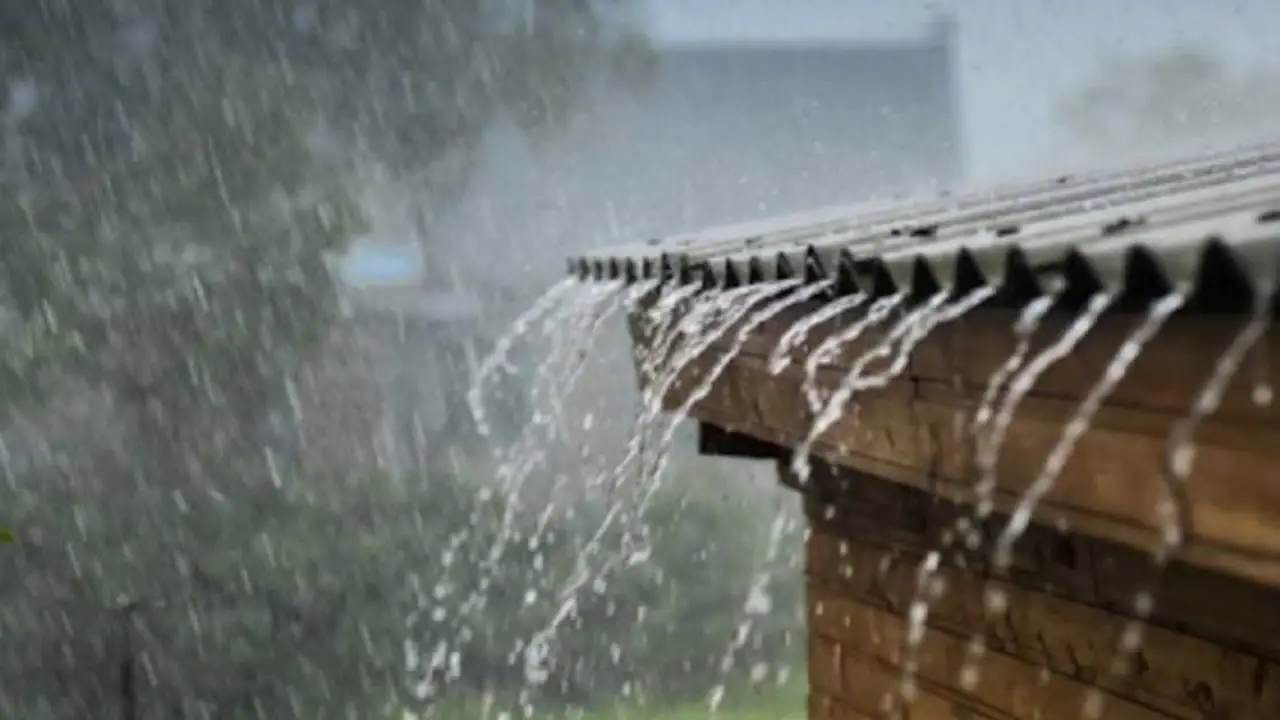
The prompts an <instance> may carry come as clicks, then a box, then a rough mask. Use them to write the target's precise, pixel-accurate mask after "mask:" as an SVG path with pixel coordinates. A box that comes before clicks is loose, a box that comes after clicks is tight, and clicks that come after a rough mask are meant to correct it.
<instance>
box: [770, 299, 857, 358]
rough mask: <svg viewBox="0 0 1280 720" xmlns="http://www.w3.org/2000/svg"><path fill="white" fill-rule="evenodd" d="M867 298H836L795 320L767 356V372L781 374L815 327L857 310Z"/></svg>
mask: <svg viewBox="0 0 1280 720" xmlns="http://www.w3.org/2000/svg"><path fill="white" fill-rule="evenodd" d="M867 297H868V296H867V295H863V294H861V293H859V294H857V295H849V296H846V297H842V298H836V299H835V300H833V301H831V302H829V303H826V304H825V305H823V306H822V307H820V308H818V309H817V310H814V311H813V312H811V313H809V314H808V315H806V316H804V317H803V318H800V319H799V320H797V321H796V322H795V323H794V324H792V325H791V327H789V328H787V329H786V331H785V332H784V333H782V337H780V338H778V345H777V347H775V348H774V349H773V352H771V353H770V354H769V372H770V373H771V374H773V375H780V374H782V371H783V370H786V369H787V367H788V366H790V365H791V351H792V350H794V349H796V348H797V347H799V346H800V345H801V344H803V343H804V341H805V339H807V338H808V337H809V333H810V332H812V331H813V329H814V328H815V327H817V326H819V325H821V324H822V323H824V322H826V321H828V320H831V319H834V318H836V317H838V316H839V315H841V314H842V313H845V312H849V311H850V310H855V309H857V308H858V307H860V306H861V305H862V304H863V303H864V302H866V301H867Z"/></svg>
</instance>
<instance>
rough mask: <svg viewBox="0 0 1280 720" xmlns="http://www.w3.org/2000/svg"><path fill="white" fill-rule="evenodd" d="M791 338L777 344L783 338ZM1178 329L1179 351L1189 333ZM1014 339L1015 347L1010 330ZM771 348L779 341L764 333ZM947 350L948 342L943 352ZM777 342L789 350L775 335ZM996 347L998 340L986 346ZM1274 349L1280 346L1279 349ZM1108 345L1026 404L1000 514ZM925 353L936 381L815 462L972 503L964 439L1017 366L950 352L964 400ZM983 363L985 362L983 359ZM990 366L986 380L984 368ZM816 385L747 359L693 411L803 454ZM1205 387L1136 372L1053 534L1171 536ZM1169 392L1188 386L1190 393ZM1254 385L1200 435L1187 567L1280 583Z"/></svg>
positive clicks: (1263, 429) (1110, 412)
mask: <svg viewBox="0 0 1280 720" xmlns="http://www.w3.org/2000/svg"><path fill="white" fill-rule="evenodd" d="M991 317H999V318H1000V320H999V323H995V321H994V320H989V319H986V318H987V316H986V315H983V314H981V313H979V314H978V315H977V316H975V317H973V318H971V319H970V321H969V322H968V323H967V324H966V332H967V329H968V328H970V327H987V328H988V331H990V332H994V331H992V330H991V327H990V326H991V325H992V324H993V323H994V324H995V325H1000V326H1001V327H1003V323H1005V322H1006V321H1007V319H1008V318H1007V316H1003V315H998V314H996V315H992V316H991ZM1109 322H1110V323H1111V324H1110V325H1107V326H1105V327H1104V328H1100V329H1099V333H1100V336H1103V340H1106V337H1105V335H1106V333H1107V332H1110V333H1112V334H1113V335H1114V334H1115V333H1117V332H1119V330H1117V329H1111V330H1107V329H1106V328H1119V327H1122V325H1120V324H1117V323H1118V321H1109ZM1186 322H1188V323H1190V325H1189V326H1187V327H1186V328H1184V329H1183V330H1182V332H1196V331H1198V330H1197V329H1198V328H1200V327H1206V325H1205V322H1206V321H1203V320H1200V319H1197V320H1187V321H1186ZM781 327H782V326H778V327H777V328H775V329H774V330H773V331H771V332H780V330H781ZM1173 327H1174V332H1173V335H1174V336H1175V339H1176V336H1177V335H1178V332H1179V330H1178V325H1177V323H1174V326H1173ZM1207 327H1218V326H1214V325H1209V326H1207ZM1004 332H1005V335H1006V336H1007V335H1009V332H1008V331H1007V328H1006V329H1005V331H1004ZM1229 334H1230V333H1224V331H1223V330H1222V329H1221V328H1219V330H1218V332H1217V334H1216V335H1215V334H1212V333H1211V334H1210V335H1209V336H1210V337H1211V338H1218V339H1221V337H1226V336H1228V335H1229ZM760 337H761V338H764V339H767V336H766V335H763V334H762V335H761V336H760ZM966 337H968V336H966ZM979 337H983V338H986V336H985V335H980V336H979ZM946 339H947V338H946V336H944V335H940V336H939V338H938V341H937V342H938V343H941V342H943V341H944V340H946ZM952 339H954V338H952ZM773 340H774V341H775V342H776V336H775V337H774V338H773ZM1100 342H1101V341H1100ZM994 346H995V341H994V340H992V341H991V343H987V344H984V345H983V347H984V348H989V347H994ZM1274 346H1275V343H1274V342H1272V343H1271V344H1270V346H1269V347H1274ZM938 347H941V346H940V345H939V346H938ZM1098 347H1103V348H1105V344H1099V345H1098V346H1097V347H1095V348H1094V349H1092V350H1090V352H1091V353H1092V357H1094V360H1093V361H1088V362H1094V364H1095V365H1097V366H1098V367H1097V368H1096V372H1095V373H1094V376H1088V375H1087V373H1086V372H1085V371H1084V370H1083V369H1081V368H1082V367H1084V365H1083V364H1082V363H1085V364H1087V363H1086V360H1087V358H1086V360H1080V361H1075V360H1072V361H1071V362H1072V363H1074V365H1075V367H1076V369H1075V370H1071V369H1070V368H1068V369H1067V370H1066V371H1062V372H1058V373H1057V374H1056V375H1054V374H1049V375H1046V378H1048V381H1047V382H1049V389H1048V390H1047V391H1044V390H1042V389H1041V387H1040V386H1039V385H1037V386H1036V387H1035V388H1033V391H1032V392H1031V393H1030V395H1029V396H1028V398H1027V400H1026V401H1025V402H1023V403H1022V404H1021V405H1020V406H1019V410H1018V412H1017V414H1016V415H1015V416H1014V422H1013V424H1012V426H1011V428H1010V431H1009V433H1008V435H1007V440H1006V442H1005V444H1004V446H1003V449H1002V452H1001V454H1000V457H999V464H998V467H999V469H1000V472H999V474H998V476H997V479H998V482H999V488H998V490H999V492H998V494H997V497H996V498H995V500H996V502H997V505H998V506H1000V507H1002V508H1003V509H1006V510H1007V509H1010V508H1012V506H1013V505H1014V504H1016V502H1017V501H1018V499H1019V498H1020V496H1021V495H1022V494H1023V492H1024V491H1025V490H1026V488H1027V487H1028V486H1029V485H1030V483H1031V482H1032V480H1034V479H1035V477H1036V476H1037V475H1038V474H1039V472H1040V470H1041V467H1042V466H1043V463H1044V460H1045V456H1046V455H1047V453H1048V452H1049V451H1050V450H1051V449H1052V447H1053V446H1054V444H1055V443H1056V442H1057V441H1058V438H1059V437H1060V434H1061V429H1062V426H1063V424H1064V422H1065V421H1066V419H1067V418H1068V417H1069V416H1070V415H1071V413H1072V412H1074V410H1075V402H1076V401H1075V400H1068V399H1064V397H1063V396H1064V395H1065V396H1067V397H1074V398H1079V397H1081V396H1083V395H1084V394H1085V392H1087V387H1086V386H1085V378H1086V377H1089V378H1090V381H1091V378H1092V377H1095V376H1096V374H1097V373H1098V372H1101V367H1100V366H1101V363H1102V358H1104V356H1105V352H1104V350H1100V349H1097V348H1098ZM1153 347H1155V346H1153ZM1180 347H1186V344H1185V343H1183V344H1181V345H1178V344H1175V345H1172V346H1168V347H1165V348H1163V349H1161V348H1159V347H1155V349H1156V350H1157V352H1155V353H1154V354H1150V355H1149V357H1157V358H1158V357H1159V355H1161V353H1175V352H1177V351H1178V350H1177V349H1178V348H1180ZM761 349H763V348H762V347H761V348H757V350H761ZM935 350H936V353H935V354H937V355H941V354H943V353H942V350H940V349H938V348H935ZM725 351H726V348H723V347H720V348H717V349H714V350H712V351H709V352H708V353H707V354H705V355H704V356H703V358H700V359H699V360H698V361H697V362H695V363H692V364H691V365H690V367H689V368H687V372H686V375H685V376H682V381H681V382H679V383H677V384H676V388H675V389H674V390H673V392H672V393H671V394H670V396H669V397H668V398H666V405H667V407H669V408H676V407H679V406H680V405H681V403H682V402H684V401H685V400H686V399H687V397H688V392H689V391H690V390H691V389H692V388H693V387H696V386H697V385H698V384H699V382H700V379H701V377H703V376H704V375H705V373H706V371H707V369H708V368H709V367H710V366H712V365H713V364H714V363H715V359H716V358H718V357H720V356H722V354H723V353H724V352H725ZM922 352H924V350H921V351H920V352H917V354H916V356H914V360H918V362H916V364H915V365H913V368H912V371H913V372H916V371H917V370H918V371H919V372H921V373H924V374H921V375H919V376H917V375H906V376H903V377H902V378H899V379H898V380H897V381H895V382H893V383H890V384H889V385H888V386H887V387H885V388H883V389H881V390H877V391H875V392H869V393H866V394H864V395H862V396H861V397H860V398H859V399H858V402H857V408H858V409H857V410H856V412H852V413H849V414H848V415H847V416H845V417H844V418H842V419H841V420H840V421H839V422H838V423H837V424H836V425H835V427H833V428H832V429H831V430H830V431H828V432H827V433H825V434H824V435H823V436H822V438H821V439H820V440H819V441H818V442H817V443H816V444H815V446H814V451H815V453H816V454H818V455H821V456H823V457H826V458H828V459H831V460H833V461H835V462H838V463H842V464H845V465H849V466H851V467H855V468H858V469H862V470H866V471H869V472H875V473H877V474H882V475H884V476H886V477H889V478H891V479H893V480H895V481H898V482H903V483H906V484H910V485H913V486H917V487H923V488H926V489H929V490H931V491H933V492H940V493H947V494H949V495H963V494H965V493H967V492H968V488H969V487H971V486H972V483H973V482H974V480H975V479H976V477H977V476H978V474H979V473H978V469H977V467H976V464H975V459H974V450H973V440H972V436H971V435H969V434H967V433H966V432H963V431H964V430H965V429H966V428H967V427H968V424H969V422H970V420H971V417H972V413H973V410H974V405H975V404H976V401H977V399H978V397H979V396H980V395H981V393H982V391H983V387H982V383H983V382H985V376H986V375H987V374H989V370H990V368H989V367H985V365H990V364H992V363H994V362H996V361H997V360H998V361H1000V362H1003V360H1004V357H1003V356H1002V355H1001V352H988V351H987V350H983V351H982V353H980V354H975V353H978V351H977V350H974V351H972V352H970V353H966V352H955V351H952V352H949V353H946V354H947V355H949V356H951V357H958V356H965V358H966V359H965V361H964V363H962V364H961V365H962V369H963V370H964V372H963V373H961V374H962V375H963V377H962V378H961V382H960V383H959V384H958V385H959V387H958V388H957V383H956V380H955V377H952V378H950V379H948V378H945V377H942V376H943V375H945V374H946V373H945V372H944V371H943V370H942V369H941V368H939V367H933V368H932V369H930V363H931V362H933V361H928V360H920V358H921V357H924V355H921V353H922ZM1215 352H1216V350H1215ZM717 353H719V354H717ZM925 355H927V353H925ZM970 356H972V357H973V358H977V359H973V360H972V361H971V360H970V359H968V358H969V357H970ZM1072 357H1073V358H1074V357H1075V356H1074V355H1073V356H1072ZM1166 357H1169V356H1166ZM982 358H986V359H985V360H984V359H982ZM1198 358H1199V360H1196V361H1188V363H1187V364H1186V367H1191V366H1207V365H1208V364H1211V361H1212V360H1213V359H1215V357H1214V356H1212V354H1208V353H1203V352H1202V353H1201V355H1200V356H1198ZM914 360H913V361H914ZM1182 362H1183V361H1182V360H1181V359H1179V361H1178V363H1168V364H1170V365H1178V364H1179V363H1182ZM979 366H982V367H981V371H978V370H974V369H973V368H974V367H979ZM1276 366H1280V363H1276V364H1275V365H1273V366H1271V367H1270V369H1269V370H1268V372H1269V373H1270V375H1271V376H1274V375H1275V370H1274V368H1275V367H1276ZM1179 367H1184V366H1183V365H1179ZM803 375H804V373H803V368H802V367H800V366H798V365H795V364H793V365H792V366H791V367H790V368H788V370H787V371H785V372H784V373H782V374H781V375H779V376H776V377H775V376H773V375H772V374H771V373H769V371H768V369H767V367H766V359H765V358H764V357H761V356H758V355H752V354H743V355H740V356H738V357H736V358H735V359H734V360H733V362H732V363H730V364H729V366H728V367H727V368H726V369H725V370H724V371H723V372H722V373H721V374H720V375H719V376H718V378H717V379H716V382H715V383H714V385H713V386H712V387H711V389H710V392H708V393H707V394H706V397H705V398H703V399H702V400H701V401H700V402H698V403H696V404H695V405H694V406H693V413H692V414H693V415H694V416H695V417H697V418H698V419H699V420H700V421H703V422H706V423H710V424H715V425H720V426H722V427H725V428H727V429H731V430H733V431H735V432H739V433H744V434H748V435H752V436H754V437H757V438H760V439H762V440H765V441H768V442H770V443H774V444H777V445H781V446H788V447H795V446H796V445H798V444H800V443H801V442H802V441H803V440H804V439H805V437H806V436H807V435H808V431H809V427H810V425H811V424H812V421H813V417H814V413H813V411H812V410H811V409H810V408H809V407H808V404H807V402H806V401H805V400H804V394H803V392H802V389H801V388H802V384H803V382H804V377H803ZM1192 375H1195V373H1194V372H1188V371H1186V370H1185V368H1184V369H1182V370H1178V371H1177V372H1176V373H1172V374H1171V373H1165V374H1164V375H1163V376H1162V375H1161V373H1160V372H1159V371H1158V369H1153V368H1152V367H1145V368H1141V367H1140V368H1138V369H1137V370H1135V379H1134V380H1133V381H1130V382H1129V383H1128V385H1122V388H1123V389H1124V393H1125V395H1124V400H1125V403H1127V404H1120V405H1109V406H1106V407H1105V408H1104V410H1103V411H1102V412H1101V413H1100V414H1099V416H1098V417H1097V418H1095V421H1094V423H1093V424H1092V426H1091V428H1090V430H1089V431H1088V432H1086V433H1085V434H1084V436H1083V437H1082V438H1081V439H1080V441H1079V442H1078V444H1077V447H1076V449H1075V451H1074V453H1073V454H1072V456H1071V459H1070V460H1069V462H1068V465H1067V467H1066V468H1065V471H1064V472H1063V474H1062V476H1061V477H1060V478H1059V479H1058V481H1057V482H1056V483H1055V484H1054V486H1053V488H1052V491H1051V492H1050V493H1049V495H1048V497H1047V498H1046V499H1045V501H1044V502H1042V503H1041V505H1040V507H1039V511H1040V512H1039V515H1038V517H1039V518H1040V519H1041V520H1043V521H1045V522H1048V523H1066V524H1069V525H1070V526H1072V527H1076V528H1079V529H1080V530H1081V531H1083V532H1086V533H1089V534H1091V535H1094V536H1096V537H1102V538H1106V539H1110V540H1114V541H1118V542H1122V543H1126V544H1129V545H1131V546H1133V547H1137V548H1141V549H1150V548H1152V547H1153V546H1154V545H1155V543H1156V542H1157V541H1158V537H1159V532H1160V529H1161V528H1160V523H1159V520H1158V518H1157V516H1156V511H1155V508H1156V507H1157V503H1158V502H1159V501H1160V500H1161V498H1162V497H1163V494H1164V492H1165V487H1166V486H1165V479H1164V474H1163V473H1164V469H1165V467H1166V454H1167V436H1168V433H1169V430H1170V428H1171V427H1172V426H1173V424H1174V423H1175V422H1176V421H1177V420H1178V419H1179V418H1180V417H1181V413H1182V412H1183V409H1182V408H1183V407H1185V406H1183V405H1179V404H1178V403H1179V402H1182V401H1183V400H1185V401H1186V402H1190V397H1191V395H1192V394H1193V392H1194V388H1193V387H1192V383H1191V380H1190V378H1191V376H1192ZM1139 376H1141V377H1139ZM1161 377H1166V378H1172V381H1171V382H1170V383H1169V384H1167V385H1166V384H1164V383H1163V382H1162V381H1157V380H1153V378H1161ZM979 381H980V382H979ZM838 382H839V372H838V371H827V372H822V373H820V374H819V377H818V384H819V386H820V387H822V388H825V389H826V390H827V391H829V390H831V389H832V388H833V387H834V385H835V384H837V383H838ZM966 383H967V384H966ZM1073 383H1074V384H1073ZM1169 387H1182V388H1183V391H1182V395H1181V396H1179V395H1177V394H1176V393H1174V392H1173V391H1171V390H1169ZM1252 387H1253V385H1252V382H1251V381H1250V382H1244V381H1241V382H1237V383H1235V384H1234V385H1233V386H1232V390H1231V392H1230V393H1229V394H1228V396H1227V398H1228V403H1227V405H1228V409H1229V410H1230V412H1229V413H1227V414H1225V415H1222V416H1215V417H1213V418H1211V419H1210V420H1209V421H1207V422H1206V423H1205V424H1204V426H1203V428H1202V430H1201V432H1200V433H1199V434H1198V436H1199V438H1200V440H1201V445H1200V450H1199V453H1198V456H1197V463H1196V465H1195V472H1194V473H1193V475H1192V477H1191V478H1190V480H1189V482H1188V484H1187V488H1188V491H1189V493H1190V497H1191V500H1192V502H1193V504H1192V518H1193V522H1194V531H1195V532H1194V534H1193V536H1192V538H1193V542H1192V546H1191V547H1190V548H1189V549H1188V550H1187V552H1186V557H1188V558H1189V559H1191V560H1192V561H1194V562H1196V563H1199V564H1201V565H1203V566H1205V567H1210V568H1215V569H1218V570H1220V571H1224V572H1228V573H1232V574H1235V575H1238V576H1241V577H1247V578H1251V579H1254V580H1258V581H1262V582H1266V583H1271V584H1280V521H1277V518H1280V479H1277V478H1276V477H1275V473H1274V472H1273V471H1272V470H1271V467H1272V466H1273V464H1274V463H1275V462H1276V461H1277V460H1280V458H1277V454H1280V442H1277V440H1280V430H1277V427H1280V423H1277V422H1275V420H1274V419H1273V415H1274V412H1275V411H1274V410H1273V409H1270V408H1260V407H1258V406H1256V405H1255V404H1254V403H1253V402H1252V399H1251V398H1247V397H1245V396H1246V395H1247V394H1248V393H1249V391H1250V390H1251V389H1252ZM1144 398H1146V400H1144ZM1143 403H1145V404H1143ZM1171 408H1177V410H1176V411H1174V410H1172V409H1171Z"/></svg>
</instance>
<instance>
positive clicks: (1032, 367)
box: [975, 293, 1114, 519]
mask: <svg viewBox="0 0 1280 720" xmlns="http://www.w3.org/2000/svg"><path fill="white" fill-rule="evenodd" d="M1113 302H1114V298H1113V296H1112V295H1110V294H1107V293H1097V294H1095V295H1094V296H1093V297H1091V298H1090V299H1089V302H1088V304H1087V305H1086V306H1085V308H1084V310H1083V311H1081V312H1080V314H1079V315H1077V316H1076V319H1075V320H1074V321H1073V322H1072V323H1071V325H1070V326H1068V327H1067V329H1066V331H1064V332H1063V333H1062V335H1061V336H1059V337H1058V339H1057V340H1056V341H1055V342H1053V343H1052V344H1050V345H1049V346H1048V347H1046V348H1044V349H1043V350H1041V351H1040V352H1039V353H1038V354H1037V355H1036V356H1035V357H1034V358H1032V359H1031V361H1030V362H1028V363H1027V364H1026V365H1025V366H1024V367H1023V368H1022V370H1021V371H1019V372H1018V373H1017V374H1016V375H1015V376H1014V378H1013V380H1012V381H1011V382H1010V384H1009V389H1008V392H1006V394H1005V397H1004V401H1003V402H1002V403H1001V404H1000V409H999V411H997V412H996V414H995V416H994V417H993V418H992V421H991V422H992V427H991V431H990V433H988V435H987V437H985V438H978V446H977V449H978V452H977V457H976V458H975V461H976V464H977V469H978V473H979V477H978V483H977V485H976V488H975V493H976V497H975V501H976V511H977V517H978V518H979V519H983V518H986V517H988V516H989V515H990V514H991V513H992V511H993V510H994V509H995V495H996V487H997V485H996V464H997V462H998V461H999V457H1000V448H1001V446H1002V445H1003V443H1004V438H1005V435H1006V434H1007V433H1008V432H1009V426H1010V425H1011V424H1012V423H1013V417H1014V414H1015V413H1016V412H1017V410H1018V406H1019V405H1020V404H1021V402H1022V400H1023V399H1024V398H1025V397H1026V395H1027V393H1029V392H1031V389H1032V388H1033V387H1035V384H1036V382H1038V381H1039V379H1040V376H1041V375H1043V374H1044V373H1045V371H1047V370H1048V369H1049V368H1050V367H1052V366H1053V365H1054V364H1055V363H1057V362H1058V361H1059V360H1061V359H1063V358H1064V357H1066V356H1067V355H1069V354H1070V353H1071V351H1072V350H1074V349H1075V347H1076V345H1078V344H1079V343H1080V341H1081V340H1083V339H1084V336H1085V335H1087V334H1088V333H1089V331H1090V330H1092V329H1093V327H1094V326H1095V325H1097V323H1098V319H1099V318H1101V317H1102V314H1103V313H1104V312H1106V310H1107V308H1109V307H1110V306H1111V304H1112V303H1113Z"/></svg>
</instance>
